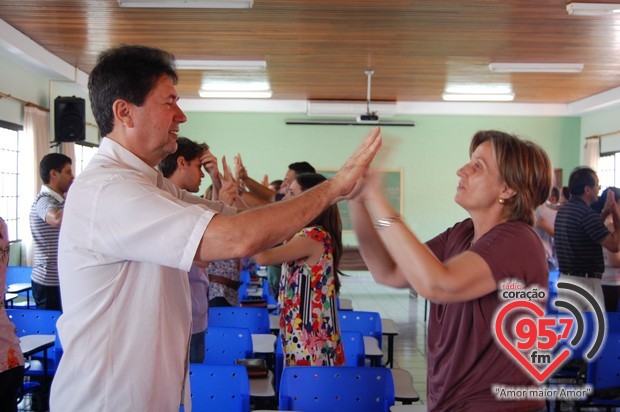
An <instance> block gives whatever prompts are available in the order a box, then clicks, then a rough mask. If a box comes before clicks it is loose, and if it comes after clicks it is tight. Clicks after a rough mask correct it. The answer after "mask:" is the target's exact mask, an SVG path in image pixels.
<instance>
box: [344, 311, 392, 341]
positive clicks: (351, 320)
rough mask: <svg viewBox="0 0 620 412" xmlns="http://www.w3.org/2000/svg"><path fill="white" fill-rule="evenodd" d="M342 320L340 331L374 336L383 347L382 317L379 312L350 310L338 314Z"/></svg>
mask: <svg viewBox="0 0 620 412" xmlns="http://www.w3.org/2000/svg"><path fill="white" fill-rule="evenodd" d="M338 316H339V318H340V330H341V331H342V332H346V331H352V332H361V333H362V335H364V336H372V337H374V338H375V339H377V342H378V343H379V348H381V347H382V341H383V336H382V333H383V331H382V329H381V316H380V315H379V313H378V312H363V311H358V310H349V311H342V312H338Z"/></svg>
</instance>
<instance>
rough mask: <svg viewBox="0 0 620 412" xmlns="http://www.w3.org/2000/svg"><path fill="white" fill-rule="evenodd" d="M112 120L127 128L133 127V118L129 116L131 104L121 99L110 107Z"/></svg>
mask: <svg viewBox="0 0 620 412" xmlns="http://www.w3.org/2000/svg"><path fill="white" fill-rule="evenodd" d="M112 111H113V113H114V118H115V119H116V120H117V121H118V122H119V123H121V124H123V125H125V126H127V127H133V117H132V115H131V104H130V103H128V102H127V101H125V100H123V99H118V100H116V101H115V102H114V104H113V105H112Z"/></svg>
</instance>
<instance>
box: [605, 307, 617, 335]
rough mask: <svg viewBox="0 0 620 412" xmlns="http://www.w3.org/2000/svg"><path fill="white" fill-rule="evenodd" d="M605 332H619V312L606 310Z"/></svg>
mask: <svg viewBox="0 0 620 412" xmlns="http://www.w3.org/2000/svg"><path fill="white" fill-rule="evenodd" d="M607 333H620V312H607Z"/></svg>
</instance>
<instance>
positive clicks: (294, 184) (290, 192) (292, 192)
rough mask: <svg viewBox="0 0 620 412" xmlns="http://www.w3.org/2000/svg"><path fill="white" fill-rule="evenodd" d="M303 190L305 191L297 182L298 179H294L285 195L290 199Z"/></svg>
mask: <svg viewBox="0 0 620 412" xmlns="http://www.w3.org/2000/svg"><path fill="white" fill-rule="evenodd" d="M301 192H303V189H302V188H301V186H299V183H297V180H293V182H292V183H291V185H290V186H289V187H288V192H287V193H286V196H284V198H285V199H289V198H291V197H295V196H297V195H298V194H300V193H301Z"/></svg>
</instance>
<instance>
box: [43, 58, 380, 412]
mask: <svg viewBox="0 0 620 412" xmlns="http://www.w3.org/2000/svg"><path fill="white" fill-rule="evenodd" d="M176 83H177V74H176V72H175V70H174V56H172V55H171V54H170V53H167V52H165V51H163V50H159V49H154V48H150V47H145V46H120V47H118V48H113V49H110V50H107V51H105V52H103V53H102V54H101V55H100V56H99V59H98V61H97V64H96V66H95V67H94V68H93V70H92V71H91V73H90V76H89V81H88V88H89V95H90V101H91V107H92V110H93V114H94V115H95V119H96V120H97V125H98V126H99V130H100V132H101V135H102V136H105V137H104V138H103V139H102V142H101V145H100V146H99V151H98V152H97V154H96V155H95V156H94V157H93V158H92V160H91V161H90V163H89V164H88V166H87V167H86V169H85V170H84V171H83V172H82V173H81V174H80V175H79V176H78V178H77V179H76V180H75V182H74V184H73V185H72V187H71V190H70V191H69V194H68V196H67V202H66V206H65V211H64V216H63V224H62V228H61V232H60V245H59V269H60V274H61V276H60V292H61V295H62V299H63V309H64V312H63V315H62V316H61V317H60V319H59V320H58V332H59V337H60V340H61V342H62V346H63V349H64V354H63V357H62V359H61V361H60V364H59V366H58V369H57V371H56V375H55V376H54V381H53V383H52V390H51V398H50V406H51V410H52V412H55V411H58V412H60V411H63V412H71V411H80V412H81V411H114V412H116V411H120V410H134V411H174V410H178V408H179V405H180V404H182V403H183V404H184V405H185V411H186V412H190V410H191V401H190V390H189V385H188V383H189V379H187V377H188V374H187V372H188V367H187V365H188V362H187V361H188V352H189V351H188V347H189V341H190V335H191V320H192V319H191V297H190V290H189V282H188V277H187V271H188V270H189V269H190V267H191V265H192V264H196V265H198V266H201V267H204V266H206V264H207V262H210V261H213V260H221V259H229V258H234V257H242V256H250V255H253V254H255V253H257V252H258V251H261V250H264V249H267V248H269V247H271V246H273V245H275V244H278V243H279V242H282V241H283V240H285V239H288V238H290V237H291V236H292V235H293V234H294V233H296V232H297V231H298V230H299V229H301V228H302V227H304V226H305V225H306V224H307V223H308V222H310V221H311V220H312V219H313V218H314V217H315V216H317V215H318V214H319V213H321V211H323V210H324V209H325V208H326V207H328V206H329V205H331V204H334V203H335V202H337V201H338V200H341V199H345V198H347V197H350V196H352V195H353V191H354V188H355V186H356V184H357V182H358V181H359V180H360V179H361V177H362V176H363V175H364V174H365V173H366V171H367V169H368V167H369V165H370V162H371V161H372V159H373V158H374V156H375V154H376V153H377V151H378V150H379V147H380V146H381V137H380V135H379V128H376V129H374V130H372V131H371V132H370V133H369V134H368V137H367V138H366V139H365V140H364V142H363V143H362V144H361V145H360V146H359V148H358V149H357V150H356V151H355V152H354V153H353V155H351V157H349V159H347V161H346V162H345V163H344V165H343V166H342V168H341V169H340V170H339V171H338V173H337V174H336V175H335V176H334V177H333V178H332V179H330V180H328V181H326V182H323V183H321V184H320V185H318V186H316V187H314V188H312V189H310V190H308V191H306V192H304V193H303V194H301V195H300V196H297V197H295V198H293V199H290V200H287V201H284V202H277V203H274V204H272V205H268V206H265V207H261V208H255V209H250V210H247V211H244V212H242V213H236V210H235V209H232V208H230V207H228V206H225V205H223V204H222V203H217V202H212V201H208V200H205V199H203V198H200V197H198V196H194V195H192V194H190V193H188V192H187V191H183V190H180V189H179V188H177V187H176V186H175V185H174V184H173V183H172V182H170V181H169V180H168V179H166V178H164V177H163V176H162V174H161V173H160V172H159V171H157V170H156V169H155V166H156V165H157V164H158V163H159V162H160V161H161V160H163V159H164V158H165V157H166V156H168V155H169V154H171V153H174V152H175V151H176V150H177V142H176V141H177V138H178V136H179V127H180V124H181V123H184V122H185V121H186V120H187V117H186V116H185V114H184V113H183V111H182V110H181V109H180V107H179V105H178V104H177V103H178V99H179V95H178V93H177V91H176V87H175V84H176ZM224 173H225V174H224V180H225V184H228V183H230V182H231V181H232V177H231V174H230V173H227V171H226V169H225V171H224Z"/></svg>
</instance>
